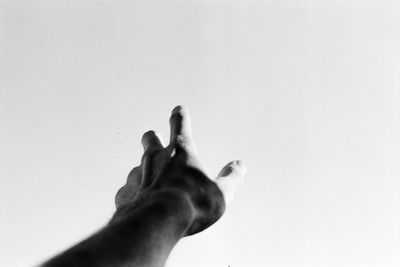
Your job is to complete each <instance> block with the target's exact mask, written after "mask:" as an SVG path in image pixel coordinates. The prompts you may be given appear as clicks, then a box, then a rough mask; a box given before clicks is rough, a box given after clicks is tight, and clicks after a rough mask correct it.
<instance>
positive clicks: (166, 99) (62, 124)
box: [0, 0, 400, 267]
mask: <svg viewBox="0 0 400 267" xmlns="http://www.w3.org/2000/svg"><path fill="white" fill-rule="evenodd" d="M0 10H1V11H0V12H1V13H0V129H1V130H0V138H1V142H0V164H1V165H0V179H1V180H0V226H1V227H0V251H1V257H0V266H31V265H34V264H37V263H39V262H41V261H43V260H44V259H46V258H48V257H50V256H52V255H53V254H55V253H57V252H60V251H61V250H63V249H65V248H67V247H69V246H71V245H72V244H74V243H76V242H78V241H79V240H81V239H82V238H84V237H87V236H88V235H89V234H91V233H93V232H95V231H96V230H98V229H99V228H100V227H102V226H103V225H105V223H106V222H107V220H108V219H109V218H110V217H111V215H112V213H113V211H114V203H113V200H114V195H115V192H116V191H117V189H118V188H119V187H120V186H121V185H122V184H123V183H124V182H125V179H126V175H127V174H128V172H129V171H130V169H131V168H133V167H134V166H135V165H137V164H138V163H139V160H140V157H141V153H142V148H141V146H140V138H141V135H142V134H143V132H145V131H146V130H149V129H154V130H157V131H160V132H161V133H162V134H163V135H164V137H165V139H168V116H169V113H170V110H171V109H172V108H173V107H174V106H175V105H176V104H183V105H185V106H187V107H188V108H189V110H190V111H191V114H192V121H193V131H194V136H195V138H196V141H197V144H198V148H199V151H200V153H201V155H202V158H203V161H204V162H205V164H206V165H207V166H208V168H209V170H210V171H211V172H213V173H214V174H217V173H218V171H219V169H220V168H221V167H222V166H223V165H224V164H225V163H227V162H229V161H230V160H233V159H242V160H244V161H245V162H246V163H247V165H248V173H247V177H246V181H245V183H244V184H243V187H242V188H241V190H240V191H239V192H238V194H237V196H236V198H235V200H234V202H233V205H232V206H231V208H230V210H228V212H227V213H226V215H225V216H224V218H223V219H222V220H220V221H219V222H218V223H217V224H216V225H214V226H213V227H212V228H210V229H208V230H207V231H205V232H203V233H201V234H198V235H196V236H193V237H190V238H186V239H185V240H183V241H182V242H181V243H180V244H178V246H177V247H176V248H175V249H174V251H173V253H172V255H171V257H170V259H169V262H168V265H167V266H169V267H184V266H185V267H186V266H191V267H227V266H231V267H244V266H245V267H252V266H257V267H258V266H266V267H272V266H273V267H275V266H279V267H292V266H296V267H338V266H339V267H340V266H352V267H366V266H379V267H380V266H385V267H395V266H396V267H397V266H399V265H400V179H399V178H400V168H399V163H400V153H399V152H400V142H399V136H400V101H399V100H400V91H399V89H400V79H399V77H400V76H399V73H400V60H399V56H400V52H399V47H400V34H399V33H400V32H399V21H400V20H399V18H400V16H399V14H400V6H399V3H398V1H395V0H393V1H382V0H379V1H378V0H376V1H365V0H363V1H362V0H360V1H355V0H353V1H349V0H346V1H344V0H343V1H311V0H309V1H295V0H293V1H289V0H282V1H281V0H280V1H272V0H271V1H248V0H246V1H245V0H243V1H237V0H230V1H222V0H213V1H211V0H204V1H202V0H196V1H190V0H185V1H183V0H182V1H165V0H159V1H82V0H80V1H77V0H76V1H50V0H49V1H12V0H9V1H6V0H3V1H0Z"/></svg>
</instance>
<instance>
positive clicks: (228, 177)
mask: <svg viewBox="0 0 400 267" xmlns="http://www.w3.org/2000/svg"><path fill="white" fill-rule="evenodd" d="M245 172H246V165H245V164H244V163H243V162H242V161H240V160H234V161H231V162H229V163H228V164H227V165H225V166H224V167H223V168H222V170H221V171H220V172H219V174H218V176H217V178H216V179H215V182H216V183H217V185H218V187H219V189H220V190H221V191H222V194H223V195H224V199H225V202H226V203H229V202H230V201H232V199H233V196H234V194H235V192H236V190H237V188H238V187H239V186H240V185H241V184H242V182H243V178H244V174H245Z"/></svg>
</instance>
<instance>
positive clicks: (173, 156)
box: [42, 106, 245, 267]
mask: <svg viewBox="0 0 400 267" xmlns="http://www.w3.org/2000/svg"><path fill="white" fill-rule="evenodd" d="M169 122H170V128H171V133H170V142H169V144H168V146H164V145H163V143H162V141H161V137H160V135H159V134H158V133H156V132H154V131H148V132H146V133H145V134H144V135H143V137H142V144H143V148H144V153H143V156H142V160H141V164H140V165H139V166H137V167H135V168H134V169H133V170H132V171H131V172H130V173H129V175H128V179H127V182H126V184H125V185H124V186H122V187H121V188H120V189H119V191H118V192H117V194H116V197H115V204H116V208H117V209H116V212H115V214H114V216H113V217H112V219H111V220H110V222H109V223H108V224H107V225H106V226H105V227H103V229H101V230H99V231H98V232H97V233H95V234H94V235H92V236H91V237H89V238H87V239H86V240H84V241H82V242H80V243H79V244H77V245H75V246H73V247H72V248H70V249H68V250H66V251H65V252H63V253H61V254H60V255H58V256H56V257H54V258H52V259H50V260H49V261H47V262H46V263H44V264H43V265H42V266H45V267H52V266H57V267H58V266H87V267H91V266H115V267H122V266H138V267H161V266H164V264H165V262H166V260H167V257H168V255H169V253H170V252H171V250H172V248H173V247H174V246H175V245H176V244H177V242H178V241H179V240H180V239H181V238H183V237H185V236H188V235H193V234H196V233H198V232H200V231H203V230H204V229H206V228H208V227H209V226H211V225H212V224H213V223H215V222H216V221H217V220H218V219H219V218H220V217H221V216H222V215H223V213H224V211H225V208H226V204H227V203H228V202H229V201H230V200H231V199H232V198H233V194H234V192H235V190H236V188H237V187H238V186H239V185H240V183H241V182H242V179H243V175H244V173H245V166H244V164H243V163H242V162H241V161H232V162H230V163H228V164H227V165H226V166H225V167H223V168H222V170H221V171H220V173H219V174H218V176H217V177H216V178H215V179H211V178H210V177H209V176H208V175H207V174H206V172H205V170H204V168H203V167H202V164H201V163H200V160H199V157H198V153H197V149H196V146H195V143H194V141H193V138H192V132H191V127H190V116H189V112H188V111H187V109H185V108H183V107H182V106H177V107H175V108H174V109H173V111H172V113H171V117H170V120H169ZM194 256H195V255H194Z"/></svg>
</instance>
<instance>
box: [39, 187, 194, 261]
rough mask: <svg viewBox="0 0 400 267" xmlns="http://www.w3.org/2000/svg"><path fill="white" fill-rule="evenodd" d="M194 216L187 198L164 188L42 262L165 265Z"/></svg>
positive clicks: (117, 214)
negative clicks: (90, 234) (88, 235)
mask: <svg viewBox="0 0 400 267" xmlns="http://www.w3.org/2000/svg"><path fill="white" fill-rule="evenodd" d="M192 219H193V210H192V206H191V203H190V202H189V200H188V199H187V198H185V197H183V196H181V195H179V194H174V193H172V192H164V193H159V194H152V195H151V196H147V197H143V198H141V199H139V200H138V201H137V202H136V203H135V206H133V207H125V208H123V209H121V210H120V211H118V212H117V213H116V214H115V216H114V217H113V219H112V220H111V222H110V223H109V224H108V225H107V226H106V227H104V228H103V229H102V230H100V231H99V232H97V233H96V234H94V235H93V236H91V237H89V238H88V239H86V240H84V241H83V242H81V243H79V244H77V245H76V246H74V247H72V248H70V249H69V250H67V251H65V252H64V253H62V254H60V255H58V256H56V257H55V258H53V259H51V260H50V261H48V262H47V263H45V264H44V265H43V266H45V267H53V266H57V267H59V266H88V267H91V266H115V267H119V266H137V267H141V266H146V267H160V266H164V264H165V261H166V259H167V257H168V255H169V253H170V251H171V250H172V248H173V247H174V246H175V244H176V243H177V242H178V241H179V240H180V238H182V237H183V236H185V235H186V231H187V229H188V228H189V227H190V225H191V223H192Z"/></svg>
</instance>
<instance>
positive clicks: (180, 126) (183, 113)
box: [169, 106, 193, 147]
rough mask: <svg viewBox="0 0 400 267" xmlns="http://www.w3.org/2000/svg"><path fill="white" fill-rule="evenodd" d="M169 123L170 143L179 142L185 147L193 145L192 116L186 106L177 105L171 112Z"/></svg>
mask: <svg viewBox="0 0 400 267" xmlns="http://www.w3.org/2000/svg"><path fill="white" fill-rule="evenodd" d="M169 124H170V127H171V134H170V145H176V144H178V145H183V146H185V147H187V146H191V145H193V140H192V129H191V122H190V116H189V112H188V110H187V109H186V108H184V107H182V106H176V107H175V108H174V109H173V110H172V112H171V117H170V119H169Z"/></svg>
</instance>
